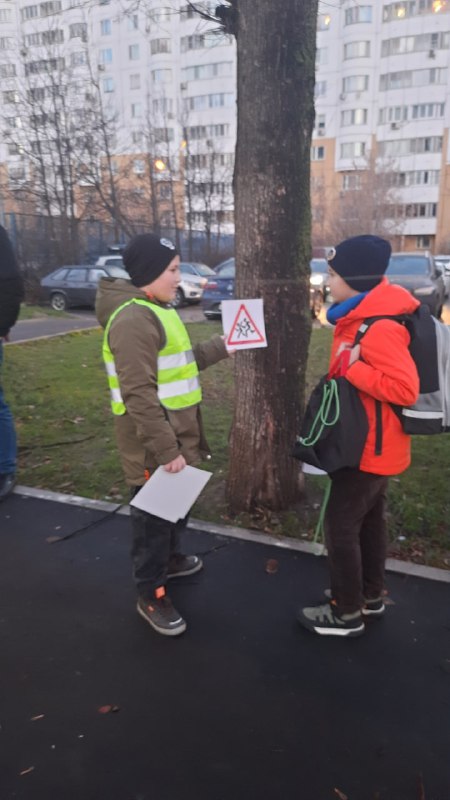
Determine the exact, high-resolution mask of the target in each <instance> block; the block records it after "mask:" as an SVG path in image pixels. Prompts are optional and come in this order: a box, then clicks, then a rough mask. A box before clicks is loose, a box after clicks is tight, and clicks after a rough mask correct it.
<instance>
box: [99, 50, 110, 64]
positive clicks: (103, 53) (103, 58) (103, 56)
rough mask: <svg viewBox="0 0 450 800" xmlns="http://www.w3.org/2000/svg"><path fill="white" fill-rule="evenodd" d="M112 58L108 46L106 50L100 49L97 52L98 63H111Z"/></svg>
mask: <svg viewBox="0 0 450 800" xmlns="http://www.w3.org/2000/svg"><path fill="white" fill-rule="evenodd" d="M112 60H113V52H112V50H111V48H110V47H107V48H106V50H100V53H99V63H100V64H112Z"/></svg>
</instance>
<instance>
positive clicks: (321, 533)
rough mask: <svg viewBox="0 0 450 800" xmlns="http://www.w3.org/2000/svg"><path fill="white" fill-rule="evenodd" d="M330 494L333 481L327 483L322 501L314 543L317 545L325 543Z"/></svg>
mask: <svg viewBox="0 0 450 800" xmlns="http://www.w3.org/2000/svg"><path fill="white" fill-rule="evenodd" d="M330 492H331V481H330V480H328V481H327V486H326V489H325V494H324V496H323V500H322V507H321V509H320V514H319V519H318V520H317V525H316V530H315V531H314V538H313V542H314V544H316V543H317V542H318V541H322V542H325V528H324V522H325V513H326V510H327V505H328V500H329V499H330Z"/></svg>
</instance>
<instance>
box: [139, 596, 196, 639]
mask: <svg viewBox="0 0 450 800" xmlns="http://www.w3.org/2000/svg"><path fill="white" fill-rule="evenodd" d="M137 612H138V614H140V615H141V617H143V618H144V619H145V620H146V621H147V622H148V623H149V624H150V625H151V626H152V628H154V629H155V631H158V633H162V635H163V636H180V634H181V633H184V631H185V630H186V622H185V621H184V619H183V617H182V616H181V615H180V614H179V613H178V611H177V610H176V609H175V608H174V607H173V605H172V602H171V600H170V599H169V597H167V595H166V594H164V595H163V596H162V597H158V598H156V597H155V598H154V599H151V600H146V599H145V598H143V597H139V598H138V602H137Z"/></svg>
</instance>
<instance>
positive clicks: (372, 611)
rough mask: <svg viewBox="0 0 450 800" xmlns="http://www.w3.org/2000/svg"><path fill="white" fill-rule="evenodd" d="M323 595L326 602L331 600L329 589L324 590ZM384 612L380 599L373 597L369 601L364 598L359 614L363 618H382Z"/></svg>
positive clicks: (381, 599) (384, 608)
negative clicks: (362, 615)
mask: <svg viewBox="0 0 450 800" xmlns="http://www.w3.org/2000/svg"><path fill="white" fill-rule="evenodd" d="M324 595H325V597H326V598H327V599H328V600H331V599H332V596H331V589H325V591H324ZM385 611H386V606H385V605H384V603H383V598H382V597H375V598H373V599H371V600H369V599H367V598H366V597H365V598H364V605H363V607H362V609H361V613H362V614H364V616H365V617H382V616H383V614H384V612H385Z"/></svg>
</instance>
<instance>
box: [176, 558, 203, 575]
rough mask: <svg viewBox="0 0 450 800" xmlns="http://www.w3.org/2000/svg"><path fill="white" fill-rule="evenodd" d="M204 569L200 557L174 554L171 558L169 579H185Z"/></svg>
mask: <svg viewBox="0 0 450 800" xmlns="http://www.w3.org/2000/svg"><path fill="white" fill-rule="evenodd" d="M201 569H203V561H202V560H201V558H199V557H198V556H184V555H183V554H182V553H173V555H171V556H170V561H169V568H168V571H167V577H168V578H184V576H185V575H195V573H196V572H200V570H201Z"/></svg>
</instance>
